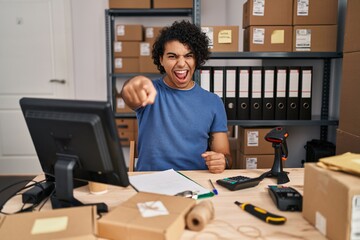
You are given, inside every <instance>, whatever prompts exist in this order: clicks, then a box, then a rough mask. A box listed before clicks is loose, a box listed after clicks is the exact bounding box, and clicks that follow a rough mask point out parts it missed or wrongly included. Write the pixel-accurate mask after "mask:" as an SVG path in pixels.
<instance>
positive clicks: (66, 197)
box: [51, 155, 108, 213]
mask: <svg viewBox="0 0 360 240" xmlns="http://www.w3.org/2000/svg"><path fill="white" fill-rule="evenodd" d="M77 159H78V157H77V156H73V155H58V159H57V161H56V163H55V193H54V194H53V195H52V196H51V206H52V208H54V209H56V208H67V207H76V206H87V205H89V206H91V205H95V206H96V207H97V212H98V213H104V212H107V211H108V207H107V205H106V204H105V203H90V204H84V203H82V202H80V201H79V200H77V199H76V198H74V194H73V192H74V183H73V180H74V179H73V170H74V167H75V165H76V163H77V162H78V161H77Z"/></svg>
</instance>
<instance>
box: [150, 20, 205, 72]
mask: <svg viewBox="0 0 360 240" xmlns="http://www.w3.org/2000/svg"><path fill="white" fill-rule="evenodd" d="M172 40H177V41H179V42H181V43H182V44H184V45H186V46H187V47H189V48H190V50H191V51H192V52H193V53H194V56H195V63H196V66H195V67H196V68H199V67H200V66H202V65H204V64H205V62H206V60H208V59H209V55H210V51H209V42H210V40H209V38H208V37H207V36H206V34H205V33H203V32H202V31H201V29H200V28H199V27H198V26H196V25H195V24H192V23H190V22H189V21H186V20H182V21H180V22H178V21H175V22H174V23H173V24H172V25H171V26H170V27H164V28H163V29H162V30H161V31H160V34H159V36H158V37H157V39H156V41H155V43H154V45H153V50H152V58H153V61H154V64H155V65H156V66H157V68H158V70H159V71H160V73H161V74H163V73H165V69H164V67H163V66H161V63H160V58H161V57H162V56H163V55H164V51H165V43H167V42H169V41H172Z"/></svg>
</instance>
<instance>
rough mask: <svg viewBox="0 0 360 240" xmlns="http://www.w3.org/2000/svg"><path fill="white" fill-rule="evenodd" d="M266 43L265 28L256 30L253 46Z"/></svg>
mask: <svg viewBox="0 0 360 240" xmlns="http://www.w3.org/2000/svg"><path fill="white" fill-rule="evenodd" d="M264 42H265V28H254V30H253V44H264Z"/></svg>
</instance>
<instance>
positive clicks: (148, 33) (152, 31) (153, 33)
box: [145, 27, 164, 46]
mask: <svg viewBox="0 0 360 240" xmlns="http://www.w3.org/2000/svg"><path fill="white" fill-rule="evenodd" d="M163 28H164V27H145V42H148V43H150V44H151V46H152V45H153V44H154V42H155V40H156V38H157V37H158V35H159V34H160V31H161V30H162V29H163Z"/></svg>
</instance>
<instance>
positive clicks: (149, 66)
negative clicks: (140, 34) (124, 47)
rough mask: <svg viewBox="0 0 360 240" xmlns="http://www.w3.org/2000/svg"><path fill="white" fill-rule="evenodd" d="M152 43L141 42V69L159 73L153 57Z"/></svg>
mask: <svg viewBox="0 0 360 240" xmlns="http://www.w3.org/2000/svg"><path fill="white" fill-rule="evenodd" d="M151 52H152V44H151V43H150V42H142V43H140V57H139V71H140V72H141V73H159V70H158V69H157V67H156V65H155V64H154V61H153V59H152V57H151V55H152V54H151Z"/></svg>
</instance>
